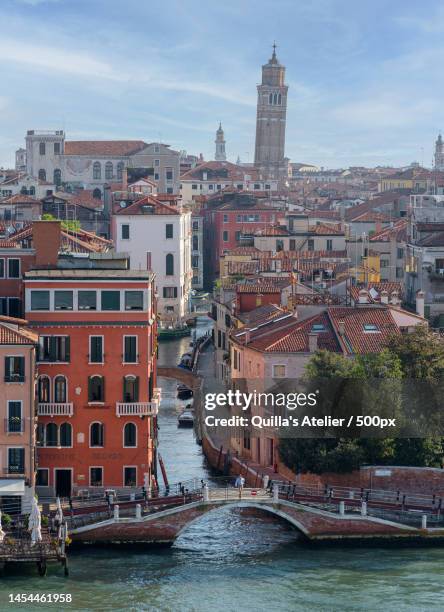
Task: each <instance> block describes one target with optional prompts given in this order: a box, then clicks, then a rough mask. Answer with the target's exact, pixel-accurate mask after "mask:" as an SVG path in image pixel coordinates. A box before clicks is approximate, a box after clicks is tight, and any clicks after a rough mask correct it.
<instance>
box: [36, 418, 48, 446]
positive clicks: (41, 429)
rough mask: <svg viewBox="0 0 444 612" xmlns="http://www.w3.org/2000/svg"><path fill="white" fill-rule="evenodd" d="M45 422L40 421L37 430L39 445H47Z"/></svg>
mask: <svg viewBox="0 0 444 612" xmlns="http://www.w3.org/2000/svg"><path fill="white" fill-rule="evenodd" d="M45 429H46V428H45V424H44V423H38V424H37V432H36V442H37V446H45Z"/></svg>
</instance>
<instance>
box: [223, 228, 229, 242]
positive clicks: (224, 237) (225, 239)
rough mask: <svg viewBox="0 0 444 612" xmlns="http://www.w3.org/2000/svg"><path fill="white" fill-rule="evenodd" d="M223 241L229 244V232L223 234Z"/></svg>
mask: <svg viewBox="0 0 444 612" xmlns="http://www.w3.org/2000/svg"><path fill="white" fill-rule="evenodd" d="M222 240H223V241H224V242H228V232H227V231H226V230H225V231H224V232H222Z"/></svg>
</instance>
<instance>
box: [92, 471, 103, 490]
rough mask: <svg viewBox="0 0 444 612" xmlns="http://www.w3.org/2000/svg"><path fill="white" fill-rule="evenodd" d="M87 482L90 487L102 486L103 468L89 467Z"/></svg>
mask: <svg viewBox="0 0 444 612" xmlns="http://www.w3.org/2000/svg"><path fill="white" fill-rule="evenodd" d="M89 484H90V486H91V487H102V486H103V468H101V467H92V468H89Z"/></svg>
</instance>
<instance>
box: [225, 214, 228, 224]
mask: <svg viewBox="0 0 444 612" xmlns="http://www.w3.org/2000/svg"><path fill="white" fill-rule="evenodd" d="M224 223H228V215H224Z"/></svg>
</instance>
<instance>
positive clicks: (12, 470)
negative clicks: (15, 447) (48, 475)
mask: <svg viewBox="0 0 444 612" xmlns="http://www.w3.org/2000/svg"><path fill="white" fill-rule="evenodd" d="M3 474H6V475H8V474H10V475H12V474H14V475H19V476H24V474H25V466H24V465H8V467H4V468H3Z"/></svg>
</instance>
